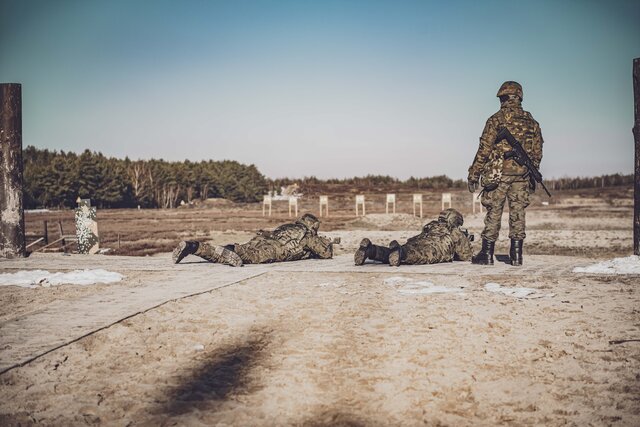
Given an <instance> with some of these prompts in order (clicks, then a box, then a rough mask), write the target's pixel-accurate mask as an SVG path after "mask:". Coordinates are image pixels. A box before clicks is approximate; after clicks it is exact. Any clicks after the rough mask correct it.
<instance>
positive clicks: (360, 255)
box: [353, 238, 371, 265]
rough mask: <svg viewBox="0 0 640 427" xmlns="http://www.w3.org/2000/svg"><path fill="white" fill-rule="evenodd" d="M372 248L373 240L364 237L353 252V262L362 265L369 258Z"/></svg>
mask: <svg viewBox="0 0 640 427" xmlns="http://www.w3.org/2000/svg"><path fill="white" fill-rule="evenodd" d="M370 248H371V240H369V239H367V238H364V239H362V241H361V242H360V247H359V248H358V249H357V250H356V253H355V254H353V262H354V264H355V265H362V264H364V262H365V261H366V260H367V257H368V255H369V249H370Z"/></svg>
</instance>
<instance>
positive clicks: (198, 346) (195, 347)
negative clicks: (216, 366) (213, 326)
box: [193, 344, 204, 351]
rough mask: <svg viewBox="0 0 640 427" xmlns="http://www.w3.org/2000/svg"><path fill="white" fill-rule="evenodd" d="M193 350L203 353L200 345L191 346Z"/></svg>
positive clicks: (202, 347)
mask: <svg viewBox="0 0 640 427" xmlns="http://www.w3.org/2000/svg"><path fill="white" fill-rule="evenodd" d="M193 349H194V350H195V351H204V345H202V344H195V345H194V346H193Z"/></svg>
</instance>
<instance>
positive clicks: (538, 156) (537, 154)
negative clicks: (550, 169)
mask: <svg viewBox="0 0 640 427" xmlns="http://www.w3.org/2000/svg"><path fill="white" fill-rule="evenodd" d="M534 123H535V124H534V131H533V146H532V147H531V153H529V157H531V161H532V162H533V164H534V166H535V167H536V168H538V169H539V168H540V162H541V161H542V144H544V140H543V139H542V130H540V125H539V124H538V122H536V121H535V120H534Z"/></svg>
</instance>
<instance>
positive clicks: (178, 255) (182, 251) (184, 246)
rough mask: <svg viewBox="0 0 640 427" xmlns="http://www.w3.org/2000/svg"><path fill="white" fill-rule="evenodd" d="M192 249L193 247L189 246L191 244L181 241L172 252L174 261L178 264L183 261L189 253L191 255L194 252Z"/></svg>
mask: <svg viewBox="0 0 640 427" xmlns="http://www.w3.org/2000/svg"><path fill="white" fill-rule="evenodd" d="M190 249H191V248H190V247H189V244H188V243H187V242H184V241H183V242H180V243H179V244H178V246H176V248H175V249H174V250H173V252H172V254H171V259H172V260H173V263H174V264H177V263H179V262H180V261H182V260H183V259H184V258H185V257H186V256H187V255H191V253H192V252H191V250H190Z"/></svg>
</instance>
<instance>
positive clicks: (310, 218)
mask: <svg viewBox="0 0 640 427" xmlns="http://www.w3.org/2000/svg"><path fill="white" fill-rule="evenodd" d="M296 222H297V223H298V224H302V225H304V226H305V227H307V228H308V229H309V230H311V231H313V232H314V233H317V232H318V229H319V228H320V220H319V219H318V218H316V216H315V215H313V214H310V213H307V214H304V215H302V216H301V217H300V219H298V220H297V221H296Z"/></svg>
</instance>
